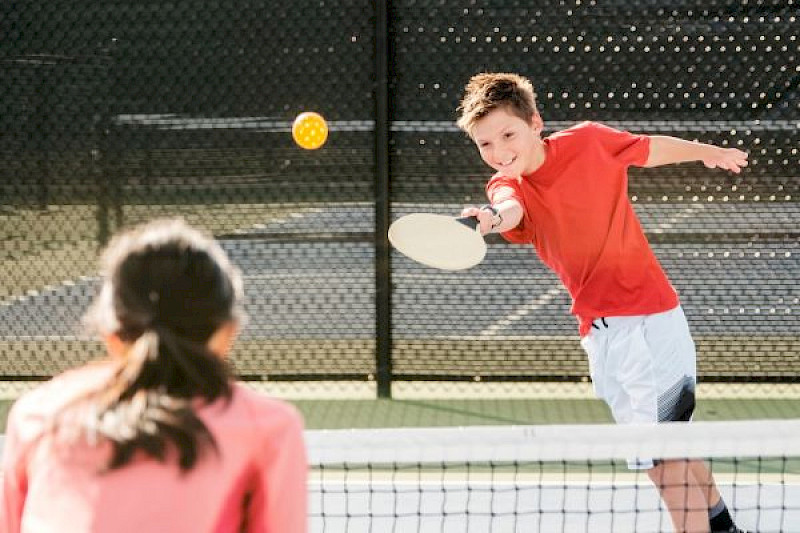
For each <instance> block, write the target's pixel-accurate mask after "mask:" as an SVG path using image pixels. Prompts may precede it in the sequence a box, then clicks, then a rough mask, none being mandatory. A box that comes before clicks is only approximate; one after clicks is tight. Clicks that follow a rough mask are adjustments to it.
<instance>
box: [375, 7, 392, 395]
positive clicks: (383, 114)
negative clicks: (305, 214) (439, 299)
mask: <svg viewBox="0 0 800 533" xmlns="http://www.w3.org/2000/svg"><path fill="white" fill-rule="evenodd" d="M375 5H376V8H375V9H376V13H375V20H376V28H375V30H376V31H375V178H376V181H375V379H376V382H377V388H378V391H377V392H378V397H379V398H391V396H392V337H391V335H392V328H391V325H392V322H391V319H392V307H391V286H392V283H391V274H392V269H391V264H390V254H389V239H388V237H387V233H388V231H389V218H390V209H391V204H390V194H389V182H390V177H391V169H390V168H389V8H388V0H377V2H376V4H375Z"/></svg>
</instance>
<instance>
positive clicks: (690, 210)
mask: <svg viewBox="0 0 800 533" xmlns="http://www.w3.org/2000/svg"><path fill="white" fill-rule="evenodd" d="M705 207H706V205H705V204H689V206H688V207H686V208H684V209H681V210H680V211H678V213H677V214H675V215H673V216H671V217H669V218H668V219H667V220H666V221H664V222H658V223H656V225H655V227H654V228H653V229H652V230H650V231H651V232H652V233H664V231H665V230H669V229H672V228H673V227H675V224H676V223H677V222H680V221H682V220H684V219H686V218H689V217H691V216H695V214H696V213H695V212H696V211H702V210H703V209H705Z"/></svg>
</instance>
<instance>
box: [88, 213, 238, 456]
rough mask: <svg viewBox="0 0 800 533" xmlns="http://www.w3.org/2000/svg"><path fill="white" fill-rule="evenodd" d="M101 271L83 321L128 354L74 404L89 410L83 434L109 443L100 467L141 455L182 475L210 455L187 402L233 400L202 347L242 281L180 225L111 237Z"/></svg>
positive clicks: (221, 371) (231, 308)
mask: <svg viewBox="0 0 800 533" xmlns="http://www.w3.org/2000/svg"><path fill="white" fill-rule="evenodd" d="M102 265H103V285H102V287H101V289H100V294H99V296H98V297H97V299H96V300H95V302H94V304H93V306H92V307H91V308H90V310H89V312H88V313H87V315H86V317H85V318H86V321H87V323H88V324H89V325H90V326H92V327H94V328H95V329H96V330H97V331H98V332H100V333H103V334H109V333H114V334H116V335H117V336H118V337H119V338H120V339H121V340H122V341H125V342H126V343H129V345H130V348H129V349H128V350H127V351H126V353H125V356H124V357H122V358H118V359H115V360H114V364H115V365H116V368H115V371H114V374H113V377H112V378H111V379H110V380H109V382H108V383H106V385H105V386H104V387H103V388H102V389H101V390H98V391H94V392H92V393H91V394H90V395H89V396H88V397H85V398H82V399H81V400H87V401H88V405H89V407H90V408H89V409H88V410H86V411H82V412H86V413H88V414H87V415H86V416H84V417H82V418H81V419H82V420H84V421H85V423H86V427H85V429H86V431H87V432H88V433H89V435H88V436H89V437H93V436H94V435H97V436H100V437H101V438H105V439H107V440H108V441H110V442H111V444H112V447H113V452H112V456H111V458H110V461H109V464H108V465H107V467H108V468H109V469H115V468H119V467H122V466H124V465H125V464H127V463H128V462H129V461H130V460H131V459H132V457H133V456H134V454H135V453H136V452H137V451H141V452H144V453H145V454H146V455H148V456H151V457H153V458H156V459H158V460H161V461H166V460H168V459H170V458H172V457H175V455H174V454H175V452H177V454H176V455H177V462H178V464H179V466H180V468H181V470H184V471H186V470H189V469H191V468H192V467H193V466H194V464H195V463H196V461H197V459H198V458H199V456H200V454H201V452H203V450H204V448H207V447H211V448H213V449H216V443H215V441H214V437H213V436H212V435H211V433H210V432H209V430H208V428H206V426H205V425H204V424H203V422H202V421H201V420H200V418H198V416H197V415H196V413H195V410H194V407H196V405H195V403H196V402H198V401H199V402H203V401H204V402H209V403H210V402H213V401H215V400H217V399H219V398H224V399H229V398H230V396H231V393H232V392H231V377H230V372H229V370H228V367H227V365H226V363H225V361H224V360H223V359H222V358H221V357H219V356H218V355H217V354H214V353H212V352H211V351H210V350H209V348H208V341H209V339H210V338H211V336H212V335H213V334H214V333H215V332H216V331H218V330H219V328H220V327H221V326H223V325H224V324H226V323H230V322H234V321H237V319H238V318H239V316H238V315H239V311H238V302H239V300H240V297H241V292H242V290H241V277H240V275H239V273H238V271H237V270H236V269H235V268H234V267H233V266H232V265H231V263H230V262H229V260H228V258H227V256H226V255H225V253H224V251H223V250H222V248H221V247H220V246H219V245H218V244H217V243H216V242H215V241H214V240H213V239H212V238H211V237H208V236H206V235H204V234H202V233H200V232H199V231H197V230H195V229H193V228H191V227H190V226H188V225H187V224H186V223H184V222H182V221H180V220H167V221H156V222H152V223H150V224H146V225H144V226H141V227H139V228H137V229H134V230H132V231H128V232H126V233H122V234H120V235H119V236H117V237H116V238H115V239H114V240H113V241H112V242H111V244H110V245H109V247H108V248H107V250H106V251H105V253H104V255H103V259H102ZM77 403H80V404H83V403H84V402H77Z"/></svg>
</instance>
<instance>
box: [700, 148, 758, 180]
mask: <svg viewBox="0 0 800 533" xmlns="http://www.w3.org/2000/svg"><path fill="white" fill-rule="evenodd" d="M714 148H715V150H712V151H711V152H710V153H709V154H708V155H706V156H705V157H703V159H702V161H703V164H704V165H705V166H706V167H708V168H721V169H724V170H730V171H731V172H733V173H735V174H738V173H739V172H741V171H742V167H746V166H747V152H743V151H742V150H739V149H738V148H720V147H714Z"/></svg>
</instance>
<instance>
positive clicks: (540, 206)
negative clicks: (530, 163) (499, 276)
mask: <svg viewBox="0 0 800 533" xmlns="http://www.w3.org/2000/svg"><path fill="white" fill-rule="evenodd" d="M543 141H544V144H545V149H546V158H545V161H544V163H543V164H542V166H541V167H539V168H538V169H537V170H536V171H535V172H533V173H532V174H529V175H523V176H522V177H521V178H511V177H507V176H503V175H501V174H496V175H494V176H493V177H492V178H491V180H489V183H488V184H487V185H486V192H487V196H488V197H489V200H490V201H493V202H494V201H497V200H494V199H495V198H497V199H500V198H502V197H503V195H502V194H501V195H498V193H499V192H500V190H501V189H503V188H506V187H508V188H510V189H511V191H505V192H506V193H508V192H511V196H512V197H513V198H514V199H515V200H517V201H518V202H519V203H520V205H521V206H522V208H523V211H524V214H523V217H522V221H521V222H520V224H519V225H518V226H517V227H516V228H514V229H512V230H510V231H507V232H504V233H503V234H502V235H503V237H504V238H505V239H506V240H508V241H510V242H512V243H517V244H526V243H530V244H533V246H534V247H535V248H536V251H537V252H538V254H539V257H540V258H541V259H542V261H543V262H544V263H545V264H546V265H547V266H548V267H550V268H551V269H552V270H553V271H554V272H555V273H556V274H557V275H558V277H559V278H560V279H561V281H562V283H563V284H564V286H565V287H566V289H567V291H569V294H570V296H572V309H571V312H572V314H574V315H575V316H576V317H577V318H578V321H579V322H580V329H579V332H580V335H581V336H584V335H586V334H587V333H588V332H589V330H590V328H591V324H592V321H593V320H594V319H596V318H599V317H606V316H623V315H645V314H651V313H658V312H662V311H667V310H669V309H672V308H674V307H675V306H677V305H678V296H677V294H676V292H675V289H674V288H673V287H672V285H671V284H670V282H669V280H668V279H667V276H666V274H665V273H664V270H663V269H662V268H661V265H660V264H659V262H658V260H657V259H656V257H655V255H654V254H653V251H652V250H651V249H650V244H649V243H648V242H647V238H646V237H645V235H644V231H643V230H642V227H641V224H640V223H639V219H638V218H637V216H636V213H635V212H634V210H633V206H632V205H631V203H630V200H629V198H628V172H627V170H628V167H629V166H631V165H636V166H642V165H644V164H645V162H646V161H647V157H648V155H649V151H650V139H649V137H647V136H645V135H633V134H631V133H628V132H624V131H618V130H615V129H613V128H610V127H608V126H604V125H602V124H598V123H594V122H583V123H581V124H578V125H577V126H574V127H572V128H569V129H566V130H564V131H560V132H557V133H554V134H553V135H550V136H549V137H546V138H545V139H544V140H543Z"/></svg>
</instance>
